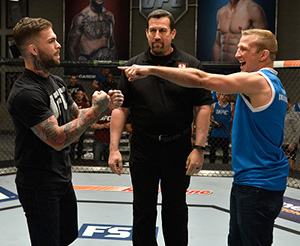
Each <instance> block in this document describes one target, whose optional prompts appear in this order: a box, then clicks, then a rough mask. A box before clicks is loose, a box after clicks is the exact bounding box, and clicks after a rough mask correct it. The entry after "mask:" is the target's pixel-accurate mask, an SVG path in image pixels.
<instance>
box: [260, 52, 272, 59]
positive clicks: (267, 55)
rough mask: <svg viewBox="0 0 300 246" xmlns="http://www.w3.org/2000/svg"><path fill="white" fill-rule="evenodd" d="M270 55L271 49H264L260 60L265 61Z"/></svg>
mask: <svg viewBox="0 0 300 246" xmlns="http://www.w3.org/2000/svg"><path fill="white" fill-rule="evenodd" d="M269 55H270V51H269V50H267V49H264V50H263V51H262V52H261V57H260V60H261V61H265V60H266V59H267V58H268V57H269Z"/></svg>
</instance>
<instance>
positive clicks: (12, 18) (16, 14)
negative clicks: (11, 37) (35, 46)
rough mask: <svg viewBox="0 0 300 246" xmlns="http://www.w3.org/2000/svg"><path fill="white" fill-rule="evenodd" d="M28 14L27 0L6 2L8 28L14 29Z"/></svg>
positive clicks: (8, 0)
mask: <svg viewBox="0 0 300 246" xmlns="http://www.w3.org/2000/svg"><path fill="white" fill-rule="evenodd" d="M27 12H28V11H27V0H18V1H16V0H6V27H7V28H13V27H14V26H15V25H16V24H17V22H18V21H19V20H20V19H22V18H23V17H25V16H27Z"/></svg>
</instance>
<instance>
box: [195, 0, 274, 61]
mask: <svg viewBox="0 0 300 246" xmlns="http://www.w3.org/2000/svg"><path fill="white" fill-rule="evenodd" d="M232 1H234V2H232ZM275 21H276V0H247V1H241V0H240V1H239V0H201V1H199V3H198V24H197V26H198V28H197V29H198V30H197V58H198V59H199V60H201V61H224V62H237V60H236V59H235V58H234V54H235V52H236V45H237V44H238V41H239V39H240V35H241V31H242V30H245V29H249V28H263V29H268V30H270V31H271V32H273V33H274V34H275ZM214 45H215V46H214Z"/></svg>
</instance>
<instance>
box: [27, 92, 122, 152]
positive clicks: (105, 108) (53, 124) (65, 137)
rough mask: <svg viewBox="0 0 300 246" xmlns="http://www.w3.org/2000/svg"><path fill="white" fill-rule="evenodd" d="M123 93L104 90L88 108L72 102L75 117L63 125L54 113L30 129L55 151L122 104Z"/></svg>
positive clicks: (72, 112) (71, 141)
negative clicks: (105, 91) (80, 108)
mask: <svg viewBox="0 0 300 246" xmlns="http://www.w3.org/2000/svg"><path fill="white" fill-rule="evenodd" d="M123 98H124V96H123V94H122V93H121V92H120V91H114V92H110V93H109V95H107V94H106V93H104V92H100V94H99V95H98V96H97V97H95V98H94V100H93V105H92V107H90V108H86V109H82V110H79V109H78V106H77V105H76V103H75V102H74V103H73V104H72V105H71V107H70V111H71V114H73V115H75V116H76V115H77V117H76V118H75V119H74V120H72V121H71V122H68V123H67V124H65V125H62V126H59V125H58V122H57V120H56V118H55V116H54V115H52V116H50V117H49V118H48V119H46V120H44V121H43V122H41V123H39V124H37V125H35V126H33V127H32V128H31V129H32V131H33V132H34V133H35V134H36V135H37V136H38V137H39V138H40V139H41V140H42V141H44V142H45V143H46V144H48V145H50V146H51V147H52V148H54V149H55V150H57V151H60V150H62V149H63V148H65V147H67V146H68V145H70V144H71V143H73V142H74V141H75V140H76V139H77V138H78V137H79V136H80V135H81V134H83V133H84V132H85V130H86V129H87V128H88V127H89V126H90V125H91V124H93V123H95V122H97V121H98V120H99V119H101V118H102V117H103V116H104V115H106V114H107V113H108V112H110V111H111V110H113V109H114V108H117V107H119V106H121V105H122V103H123Z"/></svg>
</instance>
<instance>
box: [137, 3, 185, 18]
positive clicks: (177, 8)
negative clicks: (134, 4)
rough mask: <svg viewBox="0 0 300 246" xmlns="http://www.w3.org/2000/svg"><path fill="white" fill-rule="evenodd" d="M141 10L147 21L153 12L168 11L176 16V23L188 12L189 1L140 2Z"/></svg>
mask: <svg viewBox="0 0 300 246" xmlns="http://www.w3.org/2000/svg"><path fill="white" fill-rule="evenodd" d="M139 8H140V13H141V14H142V15H143V16H144V17H145V18H146V19H147V17H148V14H150V13H151V12H152V11H153V10H156V9H164V10H167V11H169V12H170V13H171V14H172V15H173V16H174V20H175V23H176V22H177V21H178V20H179V19H180V18H181V17H182V16H183V15H184V14H185V13H186V12H187V10H188V0H140V6H139Z"/></svg>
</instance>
